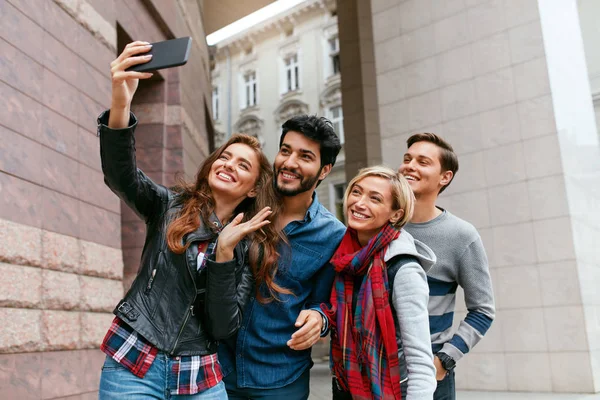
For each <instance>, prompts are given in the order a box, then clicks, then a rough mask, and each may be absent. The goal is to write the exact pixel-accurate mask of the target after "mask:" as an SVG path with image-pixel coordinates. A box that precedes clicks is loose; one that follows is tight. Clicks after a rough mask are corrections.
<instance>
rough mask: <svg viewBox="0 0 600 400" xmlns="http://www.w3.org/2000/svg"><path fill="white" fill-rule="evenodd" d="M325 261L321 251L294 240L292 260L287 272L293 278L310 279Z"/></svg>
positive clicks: (299, 279) (298, 279)
mask: <svg viewBox="0 0 600 400" xmlns="http://www.w3.org/2000/svg"><path fill="white" fill-rule="evenodd" d="M323 263H324V261H323V256H322V255H321V254H320V253H318V252H316V251H314V250H311V249H309V248H307V247H304V246H302V245H301V244H298V243H295V242H292V262H291V265H290V266H289V268H288V270H287V272H288V274H289V275H290V276H291V277H292V278H293V279H295V280H297V281H306V280H309V279H310V278H312V276H313V275H314V274H315V272H317V271H318V270H319V268H321V266H322V265H323Z"/></svg>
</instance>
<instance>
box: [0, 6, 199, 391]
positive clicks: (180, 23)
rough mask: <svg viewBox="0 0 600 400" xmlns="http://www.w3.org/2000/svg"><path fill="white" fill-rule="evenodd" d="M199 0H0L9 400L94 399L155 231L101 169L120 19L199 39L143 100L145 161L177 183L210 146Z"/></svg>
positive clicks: (3, 352)
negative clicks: (122, 303) (100, 133)
mask: <svg viewBox="0 0 600 400" xmlns="http://www.w3.org/2000/svg"><path fill="white" fill-rule="evenodd" d="M193 4H194V2H186V1H182V0H181V1H180V0H165V1H154V0H136V1H133V0H132V1H122V0H74V1H65V0H0V26H2V30H1V31H0V54H1V55H2V56H1V57H0V276H2V279H1V280H0V325H1V326H2V330H0V398H11V399H12V398H19V399H25V398H36V399H38V398H62V397H68V396H75V395H77V396H79V397H78V398H87V397H89V398H95V396H96V394H95V392H96V391H97V389H98V378H99V373H100V367H101V364H102V360H103V355H102V353H101V352H100V351H99V350H98V347H99V344H100V341H101V339H102V337H103V336H104V333H105V331H106V329H107V327H108V326H109V324H110V321H111V319H112V309H113V308H114V306H115V305H116V303H117V302H118V300H119V299H120V298H121V297H122V296H123V293H124V286H125V287H128V286H129V283H130V282H131V280H132V279H133V278H134V277H135V274H136V272H137V262H138V260H139V255H140V252H141V244H143V237H144V234H145V231H144V230H145V227H144V225H143V224H142V223H140V221H139V220H138V219H137V217H135V215H133V214H132V213H130V212H129V213H128V211H127V210H126V209H125V208H124V207H123V205H122V204H121V203H120V201H119V199H118V198H117V197H116V196H115V195H114V194H112V193H111V192H110V190H109V189H108V188H107V187H106V186H105V185H104V182H103V177H102V173H101V168H100V158H99V150H98V139H97V137H96V123H95V119H96V117H97V115H98V114H99V113H100V112H101V111H102V110H104V109H105V108H107V107H108V106H109V104H110V90H111V87H110V85H111V84H110V76H109V64H110V62H111V61H112V60H113V59H114V58H115V56H116V52H117V49H118V48H122V47H123V46H124V44H125V43H122V42H121V43H120V42H119V39H118V35H117V33H118V30H117V25H118V26H119V27H120V28H121V30H122V32H124V36H125V37H127V36H128V37H130V38H133V39H134V40H137V39H140V40H148V41H159V40H165V39H168V38H173V37H180V36H192V37H193V40H194V47H193V49H192V57H191V58H190V61H189V62H188V64H187V65H186V66H185V67H184V68H180V69H178V70H167V71H162V72H161V73H159V74H157V76H156V78H155V80H154V81H153V82H152V83H144V84H143V85H141V86H140V92H139V93H138V95H137V96H136V98H135V103H136V104H135V107H134V109H135V111H136V112H138V111H139V115H138V116H139V117H140V129H139V130H138V144H139V151H138V157H139V159H140V166H141V167H146V168H148V170H149V171H148V172H149V175H150V176H152V177H153V178H154V179H155V180H156V181H157V182H159V183H163V184H171V183H173V181H174V176H175V174H176V173H178V172H183V173H184V174H185V176H188V177H191V176H193V175H194V174H195V170H196V168H197V166H198V164H199V163H200V162H201V161H202V160H203V159H204V157H205V156H206V154H208V139H207V134H206V116H205V115H204V113H205V110H206V104H208V101H207V99H209V96H210V90H209V89H208V88H209V80H208V72H207V67H206V65H207V64H206V63H207V58H208V57H207V48H206V43H205V39H204V33H203V30H202V22H201V12H200V10H199V9H198V8H197V5H196V6H194V5H193ZM180 71H186V72H185V73H182V72H180ZM209 108H210V107H209ZM184 147H185V151H184ZM140 243H141V244H140ZM124 267H125V268H124Z"/></svg>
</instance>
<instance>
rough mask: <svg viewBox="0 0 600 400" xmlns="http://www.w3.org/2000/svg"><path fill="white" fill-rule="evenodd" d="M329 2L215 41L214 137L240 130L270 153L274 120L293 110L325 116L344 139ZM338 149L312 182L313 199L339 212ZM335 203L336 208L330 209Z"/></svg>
mask: <svg viewBox="0 0 600 400" xmlns="http://www.w3.org/2000/svg"><path fill="white" fill-rule="evenodd" d="M336 14H337V10H336V3H335V1H333V0H327V1H321V0H307V1H304V2H302V3H300V4H298V5H297V6H295V7H293V8H291V9H289V10H287V11H285V12H283V13H281V14H278V15H275V16H273V17H271V18H269V19H268V20H266V21H264V22H261V23H260V24H257V25H255V26H253V27H250V28H248V29H246V30H244V31H242V32H239V33H238V34H236V35H233V36H231V37H229V38H227V39H224V40H223V41H221V42H219V43H217V44H216V45H215V48H214V51H213V69H212V71H211V78H212V85H213V98H212V99H213V103H212V105H213V117H214V125H215V130H216V133H217V139H216V141H217V142H222V141H225V140H226V138H227V137H228V135H230V134H232V133H235V132H243V133H248V134H251V135H254V136H256V137H258V138H259V140H260V141H261V142H262V144H263V149H264V151H265V153H266V154H267V156H268V157H269V159H271V160H273V158H274V157H275V155H276V154H277V151H278V148H279V137H280V135H281V124H282V123H283V122H285V121H286V120H287V119H289V118H290V117H292V116H294V115H297V114H316V115H319V116H325V117H327V118H329V119H330V120H331V121H332V122H333V124H334V127H335V129H336V131H337V133H338V135H339V136H340V138H341V139H342V142H343V140H344V124H343V120H344V115H343V112H342V96H341V93H342V92H341V79H340V57H339V37H338V20H337V15H336ZM344 160H345V155H344V151H343V150H342V152H341V153H340V155H339V156H338V160H337V162H336V165H335V166H334V168H333V170H332V172H331V173H330V174H329V176H328V177H327V179H325V181H324V182H323V184H321V185H320V186H319V188H318V189H317V193H318V196H319V200H320V201H321V203H323V204H324V205H325V206H326V207H328V208H329V209H330V210H331V211H332V212H334V213H337V214H338V216H339V217H340V218H342V214H341V212H338V211H341V208H340V207H339V204H341V203H340V201H341V196H340V193H343V189H344V187H345V183H346V177H345V167H344ZM336 209H337V210H336Z"/></svg>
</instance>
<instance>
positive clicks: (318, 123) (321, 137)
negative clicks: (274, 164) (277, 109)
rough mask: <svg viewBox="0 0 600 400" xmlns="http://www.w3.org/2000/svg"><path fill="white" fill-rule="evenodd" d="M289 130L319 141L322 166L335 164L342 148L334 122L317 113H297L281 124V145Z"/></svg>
mask: <svg viewBox="0 0 600 400" xmlns="http://www.w3.org/2000/svg"><path fill="white" fill-rule="evenodd" d="M289 131H294V132H298V133H301V134H303V135H304V136H306V137H307V138H309V139H312V140H314V141H315V142H318V143H319V145H320V149H319V150H320V153H321V167H324V166H325V165H327V164H331V166H332V167H333V166H334V165H335V160H336V159H337V156H338V154H339V152H340V150H341V149H342V145H341V144H340V138H339V137H338V135H337V134H336V133H335V130H334V129H333V124H332V123H331V121H330V120H328V119H327V118H325V117H317V116H316V115H306V114H302V115H296V116H295V117H292V118H290V119H288V120H287V121H285V122H284V123H283V125H281V138H280V139H279V147H281V145H282V144H283V139H284V138H285V135H286V134H287V133H288V132H289Z"/></svg>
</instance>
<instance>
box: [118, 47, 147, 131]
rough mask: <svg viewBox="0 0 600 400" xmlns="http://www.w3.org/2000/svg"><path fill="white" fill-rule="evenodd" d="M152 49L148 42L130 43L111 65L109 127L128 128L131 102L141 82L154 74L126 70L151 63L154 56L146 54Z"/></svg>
mask: <svg viewBox="0 0 600 400" xmlns="http://www.w3.org/2000/svg"><path fill="white" fill-rule="evenodd" d="M151 48H152V46H151V45H150V43H148V42H141V41H137V42H132V43H129V44H128V45H127V46H125V49H124V50H123V52H122V53H121V54H120V55H119V57H117V59H116V60H114V61H113V62H111V63H110V74H111V79H112V99H111V106H110V110H111V113H110V118H109V126H110V127H111V128H125V127H127V125H128V122H129V109H130V106H131V101H132V100H133V95H134V94H135V91H136V89H137V87H138V83H139V80H140V79H148V78H150V77H152V73H149V72H136V71H125V70H126V69H127V68H129V67H131V66H133V65H137V64H143V63H145V62H148V61H150V60H151V59H152V56H151V55H144V53H147V52H148V51H150V49H151Z"/></svg>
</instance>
